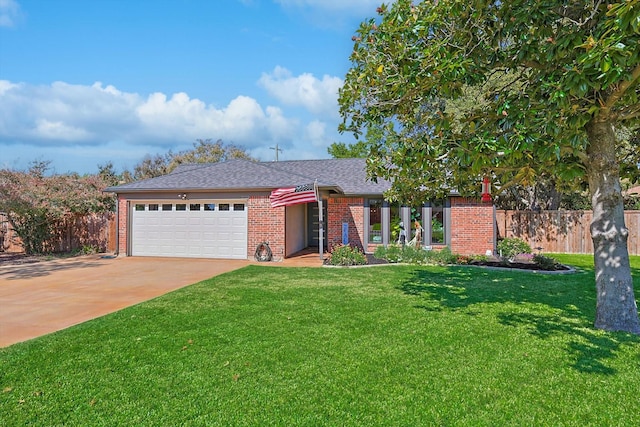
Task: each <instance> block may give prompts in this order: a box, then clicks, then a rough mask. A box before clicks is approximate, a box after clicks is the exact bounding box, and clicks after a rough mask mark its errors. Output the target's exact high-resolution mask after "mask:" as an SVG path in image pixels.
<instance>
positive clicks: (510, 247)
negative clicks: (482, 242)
mask: <svg viewBox="0 0 640 427" xmlns="http://www.w3.org/2000/svg"><path fill="white" fill-rule="evenodd" d="M498 253H499V254H500V256H501V257H503V258H506V259H512V258H514V257H515V256H516V255H519V254H528V253H531V246H529V244H528V243H527V242H525V241H524V240H522V239H518V238H517V237H505V238H504V239H502V240H501V241H499V242H498Z"/></svg>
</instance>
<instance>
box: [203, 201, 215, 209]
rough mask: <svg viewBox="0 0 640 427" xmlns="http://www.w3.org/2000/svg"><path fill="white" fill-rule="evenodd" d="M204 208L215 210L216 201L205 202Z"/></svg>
mask: <svg viewBox="0 0 640 427" xmlns="http://www.w3.org/2000/svg"><path fill="white" fill-rule="evenodd" d="M204 210H205V211H215V210H216V204H215V203H205V204H204Z"/></svg>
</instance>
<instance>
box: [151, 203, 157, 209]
mask: <svg viewBox="0 0 640 427" xmlns="http://www.w3.org/2000/svg"><path fill="white" fill-rule="evenodd" d="M149 210H150V211H157V210H158V204H157V203H151V204H149Z"/></svg>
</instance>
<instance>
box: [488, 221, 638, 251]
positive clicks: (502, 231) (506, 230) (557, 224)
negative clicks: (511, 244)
mask: <svg viewBox="0 0 640 427" xmlns="http://www.w3.org/2000/svg"><path fill="white" fill-rule="evenodd" d="M592 217H593V213H592V212H591V211H545V212H532V211H506V210H498V211H496V222H497V226H498V238H500V239H501V238H504V237H517V238H520V239H522V240H524V241H525V242H527V243H529V245H530V246H531V248H533V250H534V251H536V248H542V249H540V250H541V251H543V252H558V253H576V254H587V253H593V242H592V241H591V231H590V229H589V226H590V225H591V218H592ZM624 221H625V224H626V226H627V228H628V229H629V241H628V243H629V254H631V255H640V211H626V212H625V213H624Z"/></svg>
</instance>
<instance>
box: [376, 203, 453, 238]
mask: <svg viewBox="0 0 640 427" xmlns="http://www.w3.org/2000/svg"><path fill="white" fill-rule="evenodd" d="M365 206H366V209H368V218H367V220H368V223H367V224H366V226H367V227H368V230H369V232H368V243H369V244H373V245H376V244H385V245H386V244H392V245H393V244H401V243H402V238H401V237H402V235H404V243H405V244H408V245H411V246H415V247H430V246H431V245H446V244H447V242H448V237H447V236H448V233H449V230H447V227H448V225H447V224H448V219H447V215H448V212H449V208H448V204H446V200H438V201H434V202H428V203H425V204H423V205H422V206H412V207H406V206H401V205H400V204H389V203H387V202H384V201H383V200H382V199H369V200H367V204H366V205H365Z"/></svg>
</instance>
